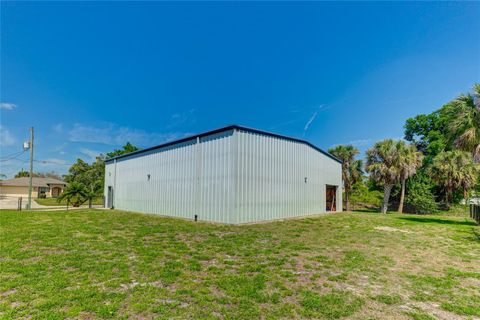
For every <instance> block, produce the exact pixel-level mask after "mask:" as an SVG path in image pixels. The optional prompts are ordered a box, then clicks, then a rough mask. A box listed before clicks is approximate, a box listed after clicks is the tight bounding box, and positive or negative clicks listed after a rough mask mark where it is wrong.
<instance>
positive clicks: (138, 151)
mask: <svg viewBox="0 0 480 320" xmlns="http://www.w3.org/2000/svg"><path fill="white" fill-rule="evenodd" d="M230 130H241V131H246V132H251V133H258V134H262V135H266V136H270V137H275V138H280V139H285V140H289V141H294V142H299V143H303V144H306V145H308V146H310V147H312V148H313V149H315V150H317V151H319V152H320V153H323V154H324V155H326V156H327V157H329V158H331V159H333V160H335V161H337V162H339V163H342V161H341V160H340V159H338V158H336V157H335V156H333V155H331V154H330V153H328V152H326V151H324V150H322V149H320V148H319V147H317V146H315V145H313V144H311V143H310V142H308V141H306V140H302V139H297V138H293V137H289V136H284V135H280V134H276V133H272V132H268V131H263V130H258V129H253V128H248V127H244V126H239V125H230V126H226V127H222V128H219V129H215V130H211V131H206V132H203V133H200V134H196V135H192V136H189V137H185V138H182V139H178V140H174V141H170V142H166V143H163V144H159V145H157V146H153V147H150V148H145V149H141V150H137V151H133V152H130V153H126V154H122V155H119V156H116V157H113V158H109V159H107V160H105V162H111V161H113V160H114V159H121V158H125V157H128V156H132V155H138V154H142V153H145V152H148V151H152V150H155V149H160V148H164V147H168V146H173V145H176V144H179V143H183V142H187V141H191V140H194V139H197V138H203V137H206V136H210V135H213V134H217V133H221V132H225V131H230Z"/></svg>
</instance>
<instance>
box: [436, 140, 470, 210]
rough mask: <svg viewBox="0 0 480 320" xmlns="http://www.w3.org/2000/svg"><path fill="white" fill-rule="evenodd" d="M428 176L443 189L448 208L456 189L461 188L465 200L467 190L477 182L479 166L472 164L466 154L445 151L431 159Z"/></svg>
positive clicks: (457, 151) (456, 151)
mask: <svg viewBox="0 0 480 320" xmlns="http://www.w3.org/2000/svg"><path fill="white" fill-rule="evenodd" d="M430 174H431V176H432V178H433V179H434V180H435V182H437V183H438V184H439V185H441V186H442V187H443V188H444V189H445V204H446V205H447V207H448V206H449V204H450V200H451V199H452V195H453V192H454V191H455V190H457V189H458V188H462V190H463V193H464V196H465V200H467V197H468V191H469V189H471V188H472V187H473V186H474V185H475V184H476V182H477V180H478V174H479V166H478V164H476V163H474V162H473V160H472V158H471V156H470V154H469V153H468V152H465V151H459V150H454V151H447V152H442V153H440V154H439V155H437V156H436V157H435V158H434V159H433V163H432V166H431V168H430Z"/></svg>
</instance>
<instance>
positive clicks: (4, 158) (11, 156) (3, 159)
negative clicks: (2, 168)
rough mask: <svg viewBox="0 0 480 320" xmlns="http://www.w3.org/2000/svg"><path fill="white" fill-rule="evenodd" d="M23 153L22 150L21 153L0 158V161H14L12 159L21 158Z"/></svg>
mask: <svg viewBox="0 0 480 320" xmlns="http://www.w3.org/2000/svg"><path fill="white" fill-rule="evenodd" d="M24 153H25V150H22V151H19V152H15V153H12V154H9V155H6V156H3V157H0V161H6V160H10V159H14V158H17V157H19V156H21V155H22V154H24Z"/></svg>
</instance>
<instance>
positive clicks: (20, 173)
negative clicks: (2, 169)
mask: <svg viewBox="0 0 480 320" xmlns="http://www.w3.org/2000/svg"><path fill="white" fill-rule="evenodd" d="M29 176H30V174H29V173H28V171H25V170H23V169H22V170H20V171H18V172H17V174H16V175H15V176H14V177H15V178H24V177H29Z"/></svg>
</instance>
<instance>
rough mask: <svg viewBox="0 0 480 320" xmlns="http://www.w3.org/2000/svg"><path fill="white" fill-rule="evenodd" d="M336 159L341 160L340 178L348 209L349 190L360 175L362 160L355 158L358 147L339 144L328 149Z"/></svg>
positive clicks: (348, 208)
mask: <svg viewBox="0 0 480 320" xmlns="http://www.w3.org/2000/svg"><path fill="white" fill-rule="evenodd" d="M328 152H330V153H331V154H333V155H334V156H335V157H337V158H338V159H340V160H342V178H343V186H344V188H345V206H346V209H347V211H350V190H351V188H352V185H353V184H355V183H356V182H357V181H359V180H360V179H361V177H362V161H361V160H355V156H356V155H357V154H358V153H359V151H358V149H357V148H355V147H354V146H351V145H346V146H344V145H339V146H336V147H334V148H330V149H329V150H328Z"/></svg>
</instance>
